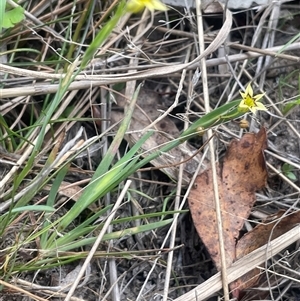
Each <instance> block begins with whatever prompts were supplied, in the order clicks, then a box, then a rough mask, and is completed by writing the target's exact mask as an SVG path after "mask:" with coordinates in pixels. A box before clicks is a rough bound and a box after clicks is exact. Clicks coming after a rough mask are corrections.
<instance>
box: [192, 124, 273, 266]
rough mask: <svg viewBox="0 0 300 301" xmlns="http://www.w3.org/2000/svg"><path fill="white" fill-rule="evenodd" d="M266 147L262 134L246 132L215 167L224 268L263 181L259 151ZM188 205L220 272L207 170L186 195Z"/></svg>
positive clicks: (263, 162)
mask: <svg viewBox="0 0 300 301" xmlns="http://www.w3.org/2000/svg"><path fill="white" fill-rule="evenodd" d="M266 146H267V137H266V131H265V129H264V128H262V129H261V130H260V131H259V132H258V133H257V134H254V133H246V134H245V135H244V136H243V137H242V138H241V139H240V140H236V139H235V140H233V141H232V142H231V144H230V146H229V148H228V150H227V153H226V156H225V158H224V162H223V165H218V166H217V173H218V188H219V197H220V204H221V205H220V206H221V211H222V223H223V238H224V243H225V253H226V265H227V266H230V265H231V264H232V262H233V261H234V260H235V257H236V256H235V247H236V241H237V239H238V238H239V231H240V230H241V228H242V227H243V224H244V221H245V219H247V218H248V216H249V214H250V211H251V208H252V206H253V205H254V203H255V191H257V190H259V189H262V188H263V187H264V186H265V184H266V180H267V170H266V166H265V159H264V154H263V151H264V149H265V148H266ZM189 206H190V210H191V214H192V218H193V221H194V224H195V227H196V229H197V232H198V234H199V236H200V237H201V239H202V241H203V243H204V244H205V246H206V248H207V250H208V252H209V253H210V255H211V258H212V259H213V261H214V262H215V265H216V267H217V269H218V270H220V269H221V261H220V252H219V244H218V232H217V220H216V211H215V202H214V191H213V182H212V171H211V169H208V170H206V171H205V172H203V173H202V174H201V175H199V176H198V177H197V179H196V181H195V188H194V189H192V190H191V192H190V195H189Z"/></svg>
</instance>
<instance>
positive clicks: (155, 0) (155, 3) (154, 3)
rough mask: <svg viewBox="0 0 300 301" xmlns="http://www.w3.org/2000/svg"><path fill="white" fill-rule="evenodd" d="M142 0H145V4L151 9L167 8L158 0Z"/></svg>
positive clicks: (163, 9) (164, 9)
mask: <svg viewBox="0 0 300 301" xmlns="http://www.w3.org/2000/svg"><path fill="white" fill-rule="evenodd" d="M140 1H142V0H140ZM144 2H145V6H146V7H147V8H148V9H149V10H151V11H154V10H162V11H166V10H167V9H168V8H167V6H166V5H165V4H164V3H162V2H160V1H159V0H150V1H149V0H148V1H147V0H144Z"/></svg>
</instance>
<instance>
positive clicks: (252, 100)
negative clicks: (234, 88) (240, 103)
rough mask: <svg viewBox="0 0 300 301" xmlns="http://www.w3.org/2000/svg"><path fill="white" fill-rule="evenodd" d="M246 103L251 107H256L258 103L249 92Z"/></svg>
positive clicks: (245, 99)
mask: <svg viewBox="0 0 300 301" xmlns="http://www.w3.org/2000/svg"><path fill="white" fill-rule="evenodd" d="M244 102H245V105H246V106H248V107H249V108H252V107H256V103H255V100H254V98H253V97H251V96H250V95H249V94H248V95H247V96H246V97H245V98H244Z"/></svg>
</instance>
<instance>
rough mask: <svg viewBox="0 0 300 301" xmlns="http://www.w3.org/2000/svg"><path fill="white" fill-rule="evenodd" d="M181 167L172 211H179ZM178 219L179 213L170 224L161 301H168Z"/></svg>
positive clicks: (181, 166) (181, 167)
mask: <svg viewBox="0 0 300 301" xmlns="http://www.w3.org/2000/svg"><path fill="white" fill-rule="evenodd" d="M183 166H184V165H183V164H181V165H180V167H179V177H178V184H177V191H176V198H175V206H174V210H178V209H179V202H180V196H181V189H182V175H183ZM178 217H179V213H176V214H174V221H173V224H172V233H171V238H170V249H171V250H172V251H170V252H169V254H168V261H167V270H166V277H165V286H164V295H163V301H167V300H168V294H169V284H170V278H171V271H172V263H173V255H174V247H175V240H176V229H177V220H178Z"/></svg>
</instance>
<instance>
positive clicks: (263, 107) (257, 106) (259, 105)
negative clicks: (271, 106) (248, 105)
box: [256, 102, 268, 111]
mask: <svg viewBox="0 0 300 301" xmlns="http://www.w3.org/2000/svg"><path fill="white" fill-rule="evenodd" d="M256 109H257V110H261V111H267V110H268V109H267V108H266V107H265V105H264V104H262V103H261V102H257V103H256Z"/></svg>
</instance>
